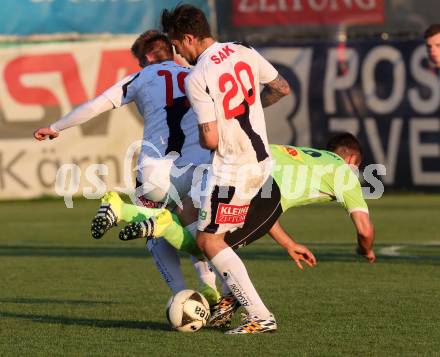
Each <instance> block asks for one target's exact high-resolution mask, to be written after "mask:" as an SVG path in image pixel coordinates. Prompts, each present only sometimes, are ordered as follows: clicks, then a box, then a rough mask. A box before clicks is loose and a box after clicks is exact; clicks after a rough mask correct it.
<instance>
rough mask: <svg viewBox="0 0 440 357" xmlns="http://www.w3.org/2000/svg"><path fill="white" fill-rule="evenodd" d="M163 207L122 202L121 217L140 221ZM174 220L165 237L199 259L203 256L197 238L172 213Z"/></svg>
mask: <svg viewBox="0 0 440 357" xmlns="http://www.w3.org/2000/svg"><path fill="white" fill-rule="evenodd" d="M163 210H164V209H163V208H146V207H142V206H136V205H132V204H127V203H122V205H121V219H122V220H123V221H126V222H140V221H145V220H147V219H148V218H150V217H153V216H156V215H157V214H159V213H161V212H162V211H163ZM172 217H173V220H172V221H171V222H170V224H169V226H168V227H167V228H165V231H164V232H163V237H164V238H165V239H166V240H167V242H168V243H170V244H171V245H172V246H173V247H174V248H176V249H177V250H181V251H183V252H186V253H188V254H190V255H193V256H195V257H196V258H198V259H202V258H203V254H202V252H201V251H200V250H199V248H198V247H197V244H196V241H195V238H194V237H193V236H192V234H191V233H190V232H189V231H188V230H187V229H186V228H184V227H182V225H181V223H180V220H179V218H178V217H177V216H176V215H175V214H174V213H172Z"/></svg>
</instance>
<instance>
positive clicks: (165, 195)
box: [137, 158, 195, 208]
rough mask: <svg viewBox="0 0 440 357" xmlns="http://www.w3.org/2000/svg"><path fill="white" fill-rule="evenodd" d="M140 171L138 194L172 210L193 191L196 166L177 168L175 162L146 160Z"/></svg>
mask: <svg viewBox="0 0 440 357" xmlns="http://www.w3.org/2000/svg"><path fill="white" fill-rule="evenodd" d="M140 166H141V167H140V169H139V170H138V175H137V181H138V186H140V187H138V189H137V190H138V194H137V196H139V194H141V195H142V198H143V199H147V200H149V201H153V202H158V203H161V205H162V206H168V207H170V208H173V207H175V205H176V204H177V205H180V203H181V201H182V199H183V198H184V197H186V196H187V195H188V193H189V192H190V190H191V183H192V177H193V172H194V169H195V166H190V165H188V166H185V167H176V166H174V165H173V160H166V159H151V158H146V159H144V160H143V161H142V165H140Z"/></svg>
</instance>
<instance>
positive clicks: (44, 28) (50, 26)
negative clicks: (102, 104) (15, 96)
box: [0, 0, 209, 36]
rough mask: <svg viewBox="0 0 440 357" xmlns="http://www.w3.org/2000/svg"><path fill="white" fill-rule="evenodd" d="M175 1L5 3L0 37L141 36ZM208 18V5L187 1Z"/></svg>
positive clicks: (0, 13) (39, 0)
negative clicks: (75, 34)
mask: <svg viewBox="0 0 440 357" xmlns="http://www.w3.org/2000/svg"><path fill="white" fill-rule="evenodd" d="M177 3H178V1H176V0H162V1H154V0H19V1H17V0H3V1H2V10H1V11H0V35H20V36H26V35H33V34H53V33H66V32H67V33H71V32H75V33H81V34H99V33H113V34H117V33H141V32H143V31H145V30H146V29H149V28H158V26H159V17H160V14H161V12H162V9H164V8H168V9H169V8H172V7H175V6H176V4H177ZM185 3H191V4H193V5H195V6H198V7H200V8H201V9H202V10H203V11H205V13H206V14H207V15H208V14H209V6H208V2H207V1H204V0H191V1H185Z"/></svg>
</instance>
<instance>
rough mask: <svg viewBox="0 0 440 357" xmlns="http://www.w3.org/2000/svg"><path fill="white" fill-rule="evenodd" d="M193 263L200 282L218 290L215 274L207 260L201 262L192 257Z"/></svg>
mask: <svg viewBox="0 0 440 357" xmlns="http://www.w3.org/2000/svg"><path fill="white" fill-rule="evenodd" d="M191 261H192V264H193V266H194V269H195V270H196V272H197V276H198V277H199V280H200V282H201V283H202V284H207V285H209V286H210V287H211V288H213V289H217V287H216V286H215V273H214V272H213V271H212V270H211V268H210V267H209V264H208V262H207V261H206V260H199V259H197V258H196V257H194V256H191Z"/></svg>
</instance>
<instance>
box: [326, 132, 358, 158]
mask: <svg viewBox="0 0 440 357" xmlns="http://www.w3.org/2000/svg"><path fill="white" fill-rule="evenodd" d="M326 150H328V151H332V152H335V153H341V154H345V153H356V154H359V155H360V158H361V160H362V156H363V153H362V147H361V144H360V142H359V140H358V139H356V137H355V136H354V135H353V134H350V133H347V132H345V133H340V134H336V135H335V136H333V137H331V138H330V140H329V141H328V142H327V146H326Z"/></svg>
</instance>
